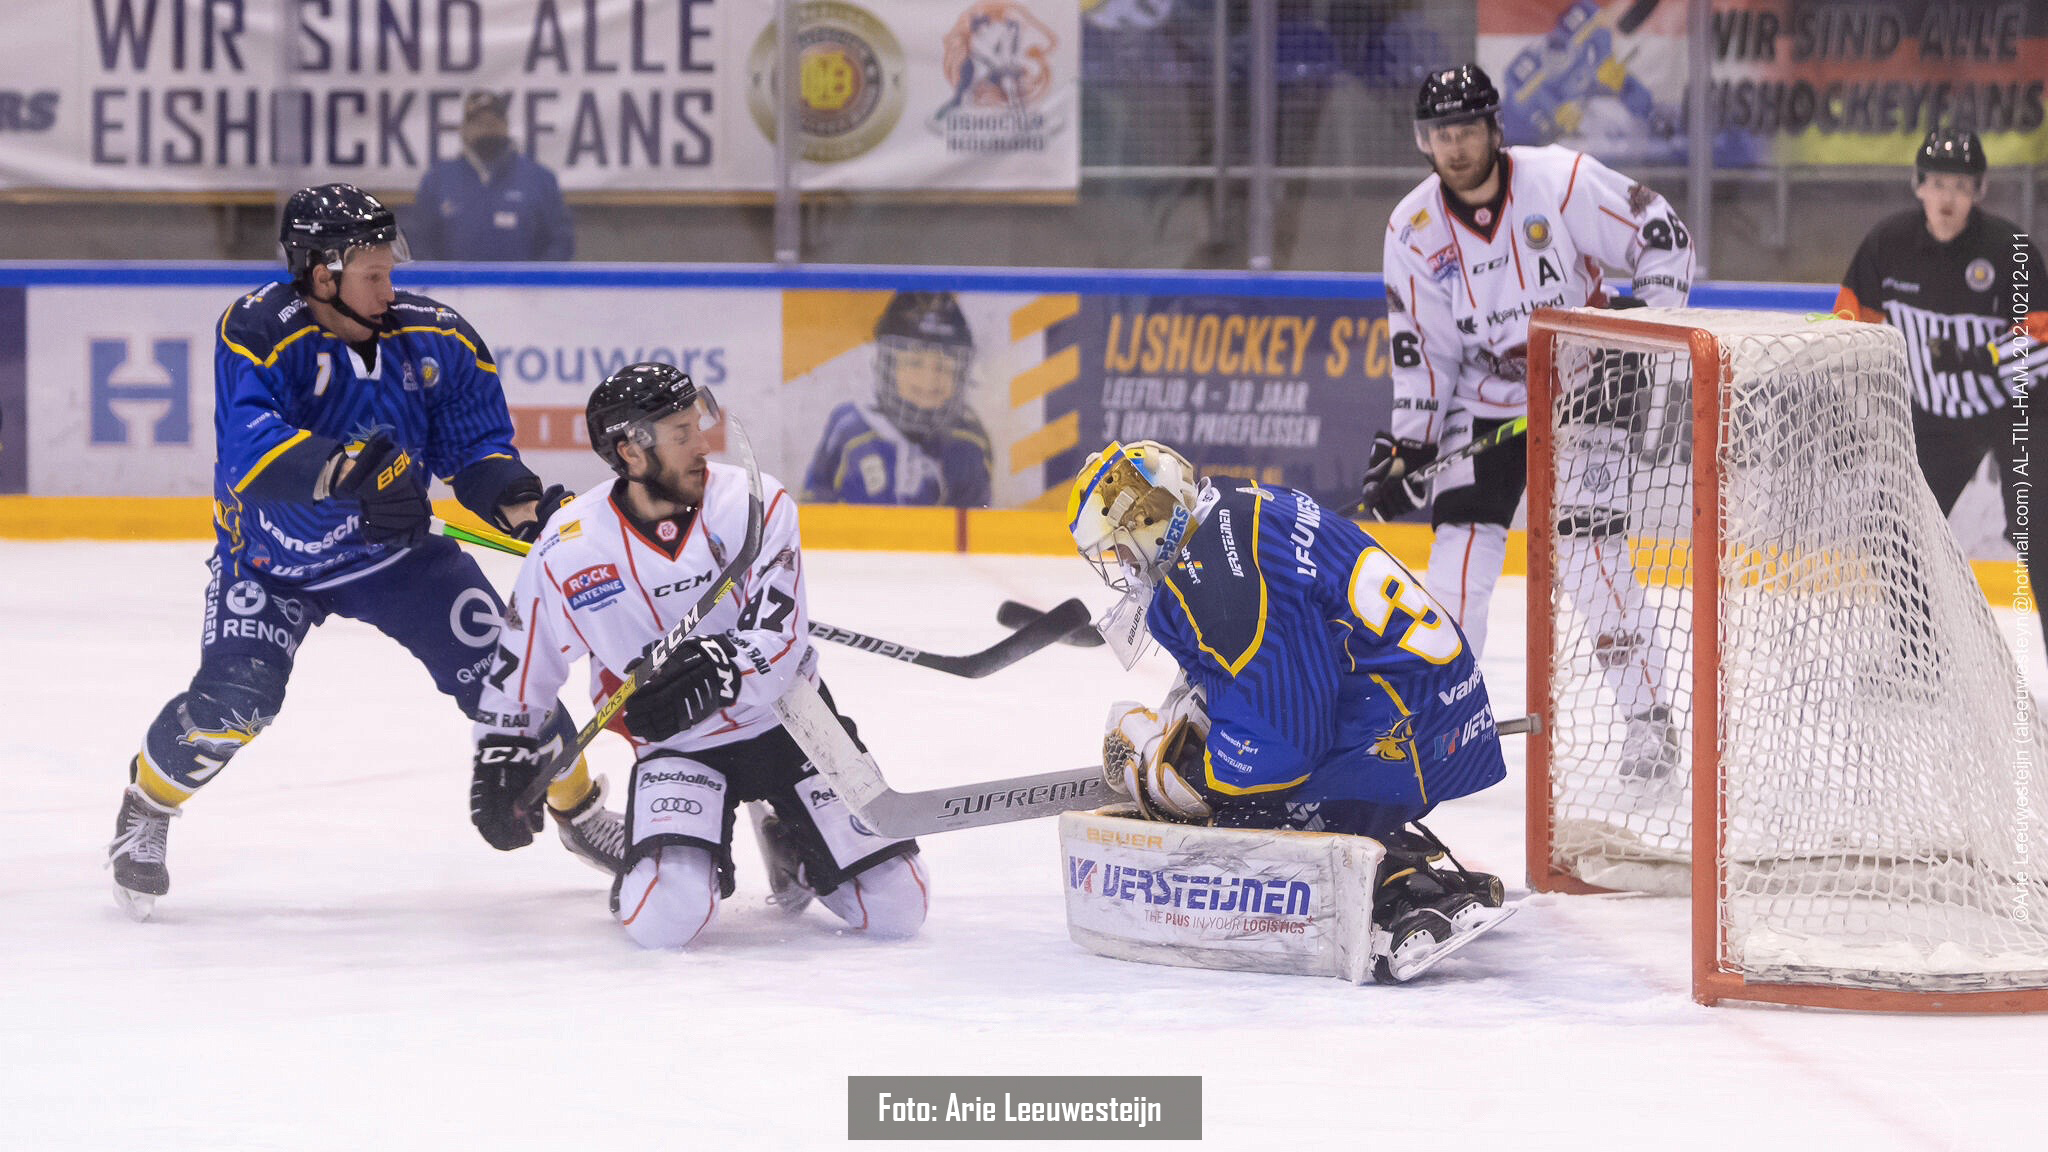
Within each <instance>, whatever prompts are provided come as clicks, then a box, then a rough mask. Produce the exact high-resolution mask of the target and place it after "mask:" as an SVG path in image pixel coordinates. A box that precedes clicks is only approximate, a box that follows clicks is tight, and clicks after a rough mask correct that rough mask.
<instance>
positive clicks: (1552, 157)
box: [1383, 145, 1693, 443]
mask: <svg viewBox="0 0 2048 1152" xmlns="http://www.w3.org/2000/svg"><path fill="white" fill-rule="evenodd" d="M1502 151H1503V153H1504V156H1503V159H1502V161H1501V163H1502V166H1503V168H1504V172H1503V181H1502V182H1503V184H1504V185H1505V188H1504V193H1503V196H1502V198H1501V199H1500V200H1499V201H1498V202H1497V203H1496V204H1495V205H1489V206H1483V207H1481V208H1479V209H1476V210H1473V209H1465V210H1464V212H1463V214H1462V215H1461V214H1454V213H1453V212H1452V210H1451V205H1450V203H1449V202H1448V199H1447V194H1446V193H1445V192H1444V190H1443V182H1442V181H1441V180H1439V179H1438V178H1437V177H1436V176H1435V175H1434V174H1432V175H1431V176H1430V177H1429V178H1428V179H1427V180H1424V181H1423V182H1422V183H1421V184H1420V185H1418V186H1416V188H1415V190H1414V191H1413V192H1410V193H1409V194H1408V195H1407V197H1405V198H1404V199H1403V200H1402V201H1401V203H1400V205H1399V206H1397V207H1396V208H1395V209H1394V214H1393V216H1392V218H1391V219H1390V220H1389V222H1388V224H1387V246H1386V260H1385V263H1384V265H1383V268H1384V275H1385V278H1386V284H1387V328H1388V335H1389V336H1390V337H1391V351H1392V354H1393V355H1392V359H1393V377H1394V415H1393V428H1392V432H1393V435H1394V436H1395V438H1396V439H1400V440H1415V441H1420V442H1423V443H1435V442H1436V440H1437V438H1438V436H1439V435H1440V434H1441V433H1442V431H1443V426H1444V422H1443V415H1444V409H1445V408H1446V407H1447V406H1448V405H1449V404H1450V403H1451V402H1452V400H1453V399H1455V400H1457V401H1458V403H1459V404H1460V405H1461V406H1462V407H1463V408H1465V409H1466V410H1467V411H1469V412H1471V413H1472V414H1473V415H1475V416H1480V417H1484V418H1487V419H1494V420H1503V419H1509V418H1512V417H1515V416H1519V415H1521V414H1522V413H1523V411H1524V410H1525V409H1526V408H1527V405H1528V398H1529V390H1528V386H1527V375H1528V347H1529V317H1530V316H1531V315H1532V314H1533V313H1534V312H1535V311H1536V309H1538V308H1576V307H1579V306H1581V305H1585V304H1594V305H1598V304H1602V303H1605V302H1606V299H1607V293H1606V291H1605V289H1604V287H1603V286H1602V282H1601V280H1602V275H1601V270H1600V269H1601V265H1602V264H1606V265H1609V266H1612V267H1616V268H1626V269H1628V270H1629V272H1630V274H1631V275H1632V276H1633V280H1634V282H1633V288H1634V293H1635V295H1636V296H1638V297H1640V298H1641V299H1643V300H1644V301H1645V302H1646V303H1648V304H1652V305H1657V306H1679V305H1683V304H1684V303H1685V302H1686V298H1687V296H1689V295H1690V294H1691V292H1692V276H1693V251H1692V238H1691V236H1690V235H1688V234H1687V232H1686V230H1685V225H1684V224H1682V223H1680V222H1679V219H1678V216H1677V214H1676V213H1674V212H1673V211H1672V210H1671V205H1669V204H1667V203H1666V202H1665V200H1664V197H1662V196H1660V195H1658V194H1657V193H1656V192H1653V191H1651V190H1650V188H1649V187H1648V186H1646V185H1643V184H1638V183H1636V182H1635V181H1633V180H1631V179H1629V178H1628V177H1626V176H1623V175H1622V174H1620V173H1619V172H1616V171H1614V170H1613V169H1612V168H1609V167H1607V166H1606V165H1605V164H1602V163H1600V162H1599V161H1598V160H1595V159H1593V158H1592V157H1591V156H1587V155H1585V154H1584V153H1580V152H1574V151H1572V150H1571V149H1569V148H1561V147H1558V146H1556V145H1551V146H1548V147H1542V148H1528V147H1521V146H1516V147H1511V148H1506V149H1503V150H1502Z"/></svg>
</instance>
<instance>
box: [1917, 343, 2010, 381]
mask: <svg viewBox="0 0 2048 1152" xmlns="http://www.w3.org/2000/svg"><path fill="white" fill-rule="evenodd" d="M1927 361H1928V367H1930V368H1932V369H1934V370H1935V371H1936V372H1981V373H1983V374H1984V375H1986V376H1996V375H1998V356H1997V354H1996V353H1994V352H1993V351H1992V350H1991V345H1989V344H1980V345H1977V346H1975V347H1972V348H1960V347H1957V346H1956V342H1955V341H1954V340H1952V339H1950V338H1949V337H1947V336H1936V337H1933V338H1931V339H1929V340H1928V341H1927Z"/></svg>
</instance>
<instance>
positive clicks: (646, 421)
mask: <svg viewBox="0 0 2048 1152" xmlns="http://www.w3.org/2000/svg"><path fill="white" fill-rule="evenodd" d="M692 405H699V406H701V407H702V408H703V410H704V415H703V418H702V421H701V424H700V426H701V427H704V428H709V427H711V425H712V424H713V423H714V422H715V421H716V420H717V418H718V401H717V400H715V399H713V398H712V396H711V391H710V389H707V388H699V387H697V382H696V381H695V380H692V379H690V374H689V373H688V372H685V371H683V370H682V369H680V368H678V367H676V366H675V365H673V364H656V363H640V364H628V365H626V366H625V367H624V368H621V369H619V370H618V371H617V372H614V373H612V374H611V375H610V376H607V377H605V379H604V383H602V384H599V385H598V386H597V387H596V388H594V389H592V390H591V393H590V401H589V402H588V403H587V404H585V405H584V406H583V425H584V429H585V431H586V432H588V433H589V436H590V447H591V448H592V449H593V450H594V451H596V453H597V454H598V456H600V457H601V458H603V460H604V462H605V463H607V464H609V465H611V466H612V471H614V472H617V473H618V474H620V475H621V476H623V475H625V469H626V466H625V464H624V463H623V462H622V461H621V460H620V459H619V442H620V441H622V440H626V439H628V438H632V439H634V441H635V442H636V443H639V444H642V445H647V444H652V443H653V442H654V434H653V432H652V430H651V429H649V427H648V426H649V425H651V424H653V423H654V422H655V421H657V420H660V419H661V418H663V417H664V416H669V415H673V414H674V413H677V412H681V411H683V410H684V409H686V408H689V407H691V406H692Z"/></svg>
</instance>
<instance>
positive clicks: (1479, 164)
mask: <svg viewBox="0 0 2048 1152" xmlns="http://www.w3.org/2000/svg"><path fill="white" fill-rule="evenodd" d="M1494 156H1495V153H1494V152H1493V150H1492V149H1491V148H1490V147H1489V148H1488V150H1487V151H1486V153H1485V154H1484V155H1482V156H1480V157H1479V158H1478V159H1476V160H1475V159H1471V158H1469V157H1466V156H1464V155H1462V154H1459V153H1453V154H1452V155H1451V159H1450V162H1449V163H1444V164H1438V165H1437V166H1436V174H1437V179H1439V180H1442V181H1443V182H1444V187H1446V188H1448V189H1450V190H1451V192H1452V193H1453V194H1455V195H1457V196H1459V197H1463V196H1465V195H1466V194H1468V193H1471V192H1476V191H1478V190H1479V186H1480V185H1482V184H1484V183H1486V178H1487V177H1489V176H1491V175H1493V162H1494Z"/></svg>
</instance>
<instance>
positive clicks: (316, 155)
mask: <svg viewBox="0 0 2048 1152" xmlns="http://www.w3.org/2000/svg"><path fill="white" fill-rule="evenodd" d="M796 11H797V17H798V29H799V31H798V37H799V43H800V47H801V52H800V61H801V75H800V76H798V77H797V83H798V91H799V94H800V98H801V104H800V108H801V115H800V123H801V128H802V131H803V138H802V141H801V156H802V160H801V163H800V164H799V168H798V174H797V178H798V183H799V184H800V185H801V186H804V187H817V188H846V189H862V190H918V191H928V190H934V189H936V190H941V191H944V190H989V191H1002V190H1037V191H1043V190H1064V191H1071V190H1073V189H1074V188H1075V187H1076V186H1077V183H1078V180H1079V171H1080V169H1079V163H1080V150H1079V135H1078V116H1079V96H1078V91H1079V61H1080V9H1079V0H1032V2H1031V3H1029V4H1026V3H1024V2H1022V0H891V2H890V3H887V4H880V3H874V2H873V0H866V2H864V3H863V2H855V0H801V2H800V3H798V4H797V5H796ZM774 13H775V6H774V5H773V4H767V3H762V4H741V3H737V2H736V0H348V2H347V3H341V2H338V0H89V2H88V0H69V2H65V3H58V4H45V5H30V4H12V5H6V6H0V61H4V62H5V65H6V68H5V73H6V77H7V79H6V81H5V83H6V85H7V87H6V88H5V89H0V134H4V139H5V140H6V141H7V146H6V147H5V148H4V149H0V188H7V187H12V188H57V189H100V190H124V191H130V192H164V191H180V192H229V191H238V192H252V191H253V192H271V191H274V190H276V189H278V188H280V187H286V186H298V185H301V184H306V183H313V182H316V180H315V177H316V176H317V178H318V179H321V180H348V181H351V182H354V183H358V184H362V185H365V186H369V187H373V188H378V189H386V190H395V189H411V188H412V187H414V186H415V185H417V184H418V182H419V179H420V176H421V174H422V173H423V172H424V171H425V169H426V168H427V166H429V165H431V164H433V163H435V162H437V161H440V160H446V159H450V158H452V157H455V156H457V155H459V154H460V151H461V147H462V145H461V140H460V127H461V121H462V109H463V100H464V97H465V95H466V94H467V93H468V92H470V91H472V90H478V89H481V90H488V91H491V92H495V93H499V94H501V95H503V96H504V97H506V98H507V100H508V102H509V103H508V119H509V125H510V128H511V133H512V138H513V140H514V141H515V143H516V144H517V146H518V147H519V148H520V149H521V150H522V151H524V152H525V153H526V154H527V155H529V156H532V157H533V158H534V159H536V160H538V161H539V162H540V163H542V164H543V165H545V166H547V167H548V168H550V169H552V170H554V172H555V173H556V175H557V177H558V178H559V179H560V181H561V184H562V187H563V188H564V189H565V190H567V191H569V192H572V193H573V192H577V191H595V190H604V191H611V192H620V191H649V192H656V191H672V192H748V191H751V192H763V191H767V190H769V189H770V188H771V187H772V184H773V173H774V143H773V136H774V125H775V115H774V107H775V105H774V101H775V98H776V97H775V94H776V92H777V91H778V80H777V77H776V74H775V69H776V64H777V59H778V57H777V54H776V50H775V30H774V25H773V17H774Z"/></svg>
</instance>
